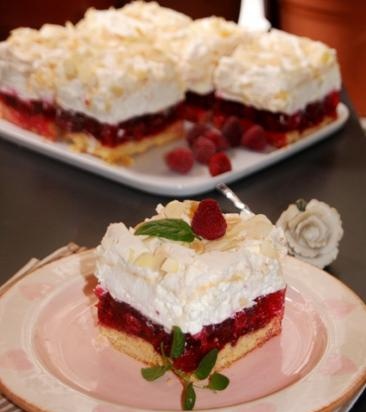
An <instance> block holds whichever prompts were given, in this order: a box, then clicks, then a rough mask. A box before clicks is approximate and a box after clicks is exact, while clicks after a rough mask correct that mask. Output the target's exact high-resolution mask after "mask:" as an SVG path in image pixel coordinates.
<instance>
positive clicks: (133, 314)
mask: <svg viewBox="0 0 366 412" xmlns="http://www.w3.org/2000/svg"><path fill="white" fill-rule="evenodd" d="M96 294H97V296H98V299H99V301H98V305H97V307H98V318H99V322H100V323H101V325H103V326H107V327H110V328H113V329H116V330H118V331H122V332H125V333H128V334H131V335H134V336H138V337H140V338H142V339H144V340H146V341H148V342H149V343H151V344H152V345H153V347H154V348H155V350H156V351H157V352H158V353H160V354H161V345H163V347H164V352H165V353H169V351H170V346H171V341H172V338H171V334H169V333H167V332H166V331H165V330H164V328H163V327H162V326H161V325H158V324H157V323H155V322H153V321H151V320H149V319H147V318H146V317H145V316H144V315H142V314H141V313H140V312H139V311H137V310H136V309H134V308H132V307H131V306H130V305H128V304H127V303H123V302H117V301H115V300H114V299H113V298H112V297H111V295H110V294H109V293H108V292H105V291H103V290H102V289H101V288H97V289H96ZM284 300H285V289H283V290H279V291H277V292H274V293H271V294H268V295H265V296H261V297H258V298H257V299H256V300H255V302H256V303H255V305H253V306H252V307H250V308H247V309H243V310H242V311H240V312H237V313H236V314H235V315H234V316H232V317H231V318H228V319H226V320H225V321H223V322H221V323H218V324H214V325H208V326H204V327H203V328H202V330H201V332H199V333H197V334H195V335H191V334H190V333H186V334H185V341H186V345H185V349H184V352H183V354H182V355H181V356H180V357H179V358H178V359H176V360H175V362H174V364H175V366H176V367H177V368H179V369H181V370H183V371H185V372H192V371H194V370H195V369H196V368H197V366H198V363H199V361H200V360H201V359H202V357H203V356H204V355H205V354H206V353H207V352H209V351H210V350H211V349H213V348H217V349H219V350H220V349H222V348H223V347H224V346H225V345H226V344H227V343H230V344H231V345H235V344H236V342H237V341H238V339H239V338H240V337H241V336H243V335H245V334H247V333H249V332H254V331H256V330H258V329H260V328H263V327H264V326H266V325H267V324H268V323H269V322H270V321H271V320H272V319H273V318H274V317H278V316H280V317H281V318H282V316H283V312H284Z"/></svg>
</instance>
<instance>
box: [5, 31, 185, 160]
mask: <svg viewBox="0 0 366 412" xmlns="http://www.w3.org/2000/svg"><path fill="white" fill-rule="evenodd" d="M129 28H130V30H129V31H128V30H127V29H126V34H125V38H124V41H121V40H120V39H116V38H115V37H114V36H110V35H100V36H97V37H96V38H95V39H94V38H93V36H92V33H94V31H93V29H92V27H89V29H88V30H86V29H85V26H83V25H81V26H80V28H75V27H73V26H71V25H67V26H66V27H62V26H44V27H43V28H41V29H40V30H39V31H37V30H31V29H19V30H15V31H14V32H13V33H12V35H11V36H10V38H9V39H8V40H7V41H5V42H3V43H1V44H0V101H1V110H0V115H1V117H3V118H5V119H6V120H9V121H11V122H13V123H15V124H17V125H19V126H21V127H23V128H25V129H28V130H31V131H35V132H36V133H39V134H41V135H43V136H46V137H48V138H50V139H52V140H56V139H59V140H62V141H71V142H72V143H73V146H74V148H75V149H77V150H79V151H83V152H87V153H91V154H94V155H96V156H98V157H101V158H103V159H104V160H106V161H109V162H113V163H123V164H128V163H129V162H130V160H131V157H130V155H132V154H135V153H139V152H142V151H145V150H147V149H148V148H149V147H151V146H154V145H161V144H164V143H166V142H167V141H170V140H173V139H175V138H180V137H182V133H183V132H182V120H181V119H180V115H179V106H180V103H181V101H182V100H183V99H184V86H183V83H182V81H181V79H180V76H179V75H178V73H177V71H176V69H175V66H174V64H173V63H172V62H171V61H170V59H169V58H168V57H167V56H166V55H165V54H164V53H162V52H161V51H159V50H158V49H156V48H154V47H153V46H152V45H151V41H149V38H148V36H145V34H143V33H142V34H141V33H140V32H139V31H138V30H137V29H136V27H134V26H133V24H130V26H129ZM99 34H103V33H102V32H100V33H99ZM127 40H128V41H127Z"/></svg>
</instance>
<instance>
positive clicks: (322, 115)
mask: <svg viewBox="0 0 366 412" xmlns="http://www.w3.org/2000/svg"><path fill="white" fill-rule="evenodd" d="M340 87H341V78H340V71H339V66H338V62H337V56H336V52H335V50H333V49H331V48H329V47H327V46H326V45H325V44H323V43H321V42H317V41H313V40H310V39H307V38H304V37H298V36H294V35H291V34H288V33H285V32H282V31H279V30H272V31H271V32H269V33H262V34H258V35H256V36H253V37H252V38H251V41H248V42H246V43H243V44H241V45H240V46H239V47H238V48H237V49H236V50H235V51H234V53H233V54H232V55H230V56H226V57H223V58H222V59H221V60H220V63H219V65H218V68H217V70H216V72H215V88H216V94H217V97H218V99H217V103H216V109H215V118H216V122H217V123H218V124H220V123H223V122H224V121H225V119H227V118H228V117H230V116H236V117H238V118H239V119H243V120H246V121H247V123H248V121H249V124H250V123H254V124H259V125H260V126H262V127H263V128H264V129H265V130H266V132H267V137H268V140H269V141H270V142H271V143H272V144H273V145H274V146H276V147H282V146H285V145H287V144H289V143H292V142H294V141H296V140H297V139H299V138H301V137H302V136H304V135H305V134H307V133H309V132H312V131H314V130H315V129H316V128H319V127H321V126H323V125H325V124H327V123H329V122H331V121H333V120H334V119H335V118H336V117H337V105H338V102H339V91H340Z"/></svg>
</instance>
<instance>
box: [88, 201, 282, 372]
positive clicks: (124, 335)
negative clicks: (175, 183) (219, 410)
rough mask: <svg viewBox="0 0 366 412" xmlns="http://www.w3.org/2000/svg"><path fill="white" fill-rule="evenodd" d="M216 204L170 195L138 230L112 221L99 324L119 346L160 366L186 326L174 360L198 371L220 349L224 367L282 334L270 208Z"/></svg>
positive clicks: (277, 237) (278, 247)
mask: <svg viewBox="0 0 366 412" xmlns="http://www.w3.org/2000/svg"><path fill="white" fill-rule="evenodd" d="M217 211H219V208H218V205H217V204H216V202H215V201H214V200H211V199H206V200H204V201H202V202H200V203H198V202H194V201H184V202H178V201H172V202H170V203H168V204H167V205H166V206H162V205H159V206H158V207H157V215H155V216H153V217H152V218H151V219H148V220H146V221H145V222H142V223H141V224H139V225H137V227H136V228H129V229H128V228H127V227H126V226H125V225H124V224H123V223H116V224H112V225H110V227H109V228H108V230H107V232H106V234H105V236H104V238H103V240H102V242H101V245H100V246H99V247H98V248H97V266H96V272H95V274H96V276H97V278H98V280H99V285H98V287H97V289H96V294H97V296H98V319H99V326H100V329H101V331H102V334H103V335H105V336H106V337H107V338H108V339H109V340H110V341H111V343H112V344H113V346H114V347H115V348H117V349H118V350H120V351H122V352H124V353H126V354H128V355H130V356H132V357H134V358H136V359H138V360H140V361H142V362H144V363H146V364H149V365H156V364H162V362H163V360H162V356H161V355H162V351H164V353H165V354H168V353H169V352H170V347H171V345H172V330H173V328H174V327H179V328H180V329H181V331H182V332H183V333H184V336H185V347H184V352H183V353H182V354H181V356H179V357H178V358H177V359H175V360H174V366H175V367H176V368H178V369H180V370H182V371H185V372H187V373H192V372H193V371H194V370H195V369H196V368H197V366H198V364H199V362H200V360H201V359H202V358H203V357H204V356H205V355H206V354H207V353H208V352H209V351H210V350H212V349H214V348H216V349H218V350H219V352H218V359H217V363H216V366H215V370H220V369H222V368H225V367H227V366H229V365H231V364H232V363H233V362H234V361H235V360H237V359H239V358H241V357H242V356H244V355H245V354H247V353H248V352H250V351H251V350H253V349H255V348H257V347H258V346H260V345H262V344H263V343H264V342H266V341H267V340H268V339H270V338H272V337H273V336H276V335H278V334H279V333H280V331H281V320H282V317H283V313H284V297H285V290H286V284H285V281H284V279H283V277H282V272H281V259H282V257H283V256H284V254H285V253H286V248H285V246H284V238H283V233H282V231H281V230H280V229H278V228H275V227H274V226H273V225H272V224H271V223H270V221H269V220H268V219H267V218H266V217H265V216H263V215H254V214H251V213H244V212H243V213H241V214H225V215H222V214H221V212H217ZM218 213H219V216H217V215H218ZM167 222H168V223H167ZM147 223H148V224H147ZM151 223H152V226H153V227H154V228H153V229H152V231H151V228H150V229H148V230H149V232H146V228H147V227H149V225H150V226H151ZM146 224H147V226H146ZM154 230H155V232H154ZM143 233H145V234H143ZM146 233H150V235H147V234H146ZM167 237H170V239H169V238H167ZM172 238H174V239H176V240H171V239H172ZM208 239H210V240H208Z"/></svg>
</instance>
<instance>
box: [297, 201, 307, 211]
mask: <svg viewBox="0 0 366 412" xmlns="http://www.w3.org/2000/svg"><path fill="white" fill-rule="evenodd" d="M307 204H308V202H307V201H306V200H304V199H297V200H296V202H295V205H296V206H297V208H298V209H299V211H300V212H305V210H306V206H307Z"/></svg>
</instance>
